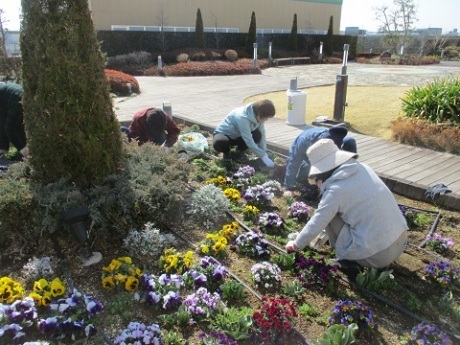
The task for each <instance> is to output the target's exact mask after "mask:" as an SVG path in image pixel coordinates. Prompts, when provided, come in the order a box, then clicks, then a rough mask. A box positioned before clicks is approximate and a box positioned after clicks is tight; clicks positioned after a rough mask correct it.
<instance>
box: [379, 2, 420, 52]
mask: <svg viewBox="0 0 460 345" xmlns="http://www.w3.org/2000/svg"><path fill="white" fill-rule="evenodd" d="M393 5H394V6H393V7H389V6H388V5H383V6H380V7H377V8H375V9H374V11H375V18H376V19H377V20H378V21H379V22H380V23H381V26H380V28H379V29H380V31H382V32H383V33H384V38H383V41H384V43H385V44H386V45H387V47H388V48H389V49H390V50H391V52H392V53H397V52H398V47H399V46H405V45H407V44H408V43H409V41H410V32H411V30H412V29H413V25H414V23H415V22H416V21H417V17H416V14H417V9H416V6H415V3H414V0H393Z"/></svg>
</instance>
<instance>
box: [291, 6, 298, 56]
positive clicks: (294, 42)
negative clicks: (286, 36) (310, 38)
mask: <svg viewBox="0 0 460 345" xmlns="http://www.w3.org/2000/svg"><path fill="white" fill-rule="evenodd" d="M290 39H291V50H292V51H295V52H296V51H297V49H298V46H297V13H294V19H293V20H292V29H291V37H290Z"/></svg>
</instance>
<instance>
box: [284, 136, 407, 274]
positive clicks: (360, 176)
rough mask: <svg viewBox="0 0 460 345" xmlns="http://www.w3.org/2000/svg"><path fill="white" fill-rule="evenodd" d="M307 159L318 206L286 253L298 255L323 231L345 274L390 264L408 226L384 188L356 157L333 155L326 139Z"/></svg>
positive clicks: (335, 152) (401, 246)
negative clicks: (315, 189)
mask: <svg viewBox="0 0 460 345" xmlns="http://www.w3.org/2000/svg"><path fill="white" fill-rule="evenodd" d="M307 156H308V159H309V161H310V163H311V168H310V177H311V178H315V180H316V181H317V184H318V187H319V189H320V192H321V193H322V196H321V201H320V203H319V205H318V209H317V210H316V212H315V214H314V215H313V217H312V218H311V219H310V220H309V221H308V223H307V224H306V225H305V227H304V228H303V229H302V231H301V232H300V233H299V235H298V236H297V237H296V239H295V240H293V241H289V242H288V243H287V244H286V251H287V252H289V253H290V252H294V251H297V250H302V249H303V248H304V247H306V246H307V244H309V243H310V242H311V241H312V240H313V239H314V238H315V237H316V236H318V234H320V233H321V231H322V230H323V229H325V230H326V233H327V235H328V237H329V241H330V244H331V246H332V248H334V249H335V251H336V255H337V259H338V264H339V266H342V268H345V270H346V269H347V267H350V266H351V267H375V268H384V267H387V266H388V265H390V264H391V263H392V262H393V261H395V260H396V259H397V258H398V257H399V256H400V255H401V253H402V252H403V251H404V248H405V246H406V243H407V229H408V227H407V223H406V219H405V218H404V216H403V215H402V213H401V211H400V209H399V206H398V203H397V202H396V200H395V198H394V196H393V194H392V193H391V192H390V190H389V189H388V188H387V186H386V185H385V184H384V183H383V182H382V180H381V179H380V178H379V177H378V176H377V174H376V173H375V172H374V171H373V170H372V169H371V168H369V167H368V166H366V165H365V164H362V163H359V162H358V161H357V160H356V159H355V158H356V157H357V154H356V153H353V152H347V151H342V150H339V149H338V147H337V145H335V144H334V142H333V141H332V140H331V139H320V140H318V141H317V142H316V143H315V144H313V145H312V146H310V147H309V149H308V150H307ZM345 270H344V271H345Z"/></svg>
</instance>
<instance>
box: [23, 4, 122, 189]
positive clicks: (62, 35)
mask: <svg viewBox="0 0 460 345" xmlns="http://www.w3.org/2000/svg"><path fill="white" fill-rule="evenodd" d="M22 13H23V17H22V21H21V36H20V38H21V52H22V62H23V64H22V66H23V68H22V69H23V78H24V83H23V86H24V94H23V105H24V122H25V125H26V129H27V134H28V135H27V136H28V138H27V139H28V140H27V145H28V147H29V148H30V152H31V157H30V159H29V160H30V164H31V166H32V167H33V170H32V172H33V178H34V180H35V181H39V182H41V183H43V184H48V183H55V182H56V181H59V180H60V179H61V178H66V179H68V180H69V181H71V182H72V183H75V185H77V186H80V187H82V188H83V187H84V188H86V187H88V186H94V185H97V184H98V183H100V182H101V181H103V180H104V179H105V178H106V177H107V176H109V175H112V174H114V173H115V172H116V171H117V169H118V168H119V165H120V161H121V158H122V150H121V144H122V140H121V133H120V124H119V122H118V120H117V118H116V116H115V113H114V109H113V105H112V99H111V97H110V93H109V83H108V81H107V79H106V78H105V75H104V63H105V58H104V57H103V55H102V53H101V51H100V46H99V42H98V40H97V38H96V33H95V30H94V26H93V22H92V20H91V13H90V11H89V8H88V1H86V0H62V1H50V2H43V1H24V2H23V4H22Z"/></svg>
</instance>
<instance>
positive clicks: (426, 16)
mask: <svg viewBox="0 0 460 345" xmlns="http://www.w3.org/2000/svg"><path fill="white" fill-rule="evenodd" d="M414 2H415V4H416V5H417V17H418V19H419V20H418V21H417V22H416V23H415V25H414V26H415V28H419V29H426V28H442V29H443V33H448V32H449V31H452V30H453V29H458V30H460V16H459V13H460V0H414ZM392 3H393V2H392V1H391V0H343V6H342V18H341V21H340V30H342V31H344V30H345V28H346V27H347V26H358V27H359V28H360V29H364V30H367V31H371V32H373V31H377V30H378V27H379V23H378V21H377V20H376V19H375V14H374V12H375V11H374V10H373V8H376V7H380V6H382V5H384V4H388V5H392ZM20 7H21V0H0V8H1V9H3V10H4V11H5V14H4V19H6V20H8V22H7V23H5V28H8V30H19V27H20V19H19V15H20Z"/></svg>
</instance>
